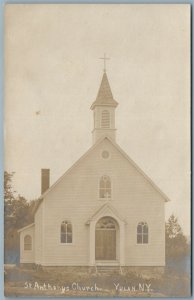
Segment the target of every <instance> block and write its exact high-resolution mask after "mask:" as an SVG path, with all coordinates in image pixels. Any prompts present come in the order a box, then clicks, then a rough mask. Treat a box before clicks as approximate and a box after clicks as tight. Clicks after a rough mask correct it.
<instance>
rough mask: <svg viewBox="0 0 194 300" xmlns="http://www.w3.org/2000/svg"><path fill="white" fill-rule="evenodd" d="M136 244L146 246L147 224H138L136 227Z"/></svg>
mask: <svg viewBox="0 0 194 300" xmlns="http://www.w3.org/2000/svg"><path fill="white" fill-rule="evenodd" d="M137 244H148V224H147V223H146V222H140V223H139V224H138V225H137Z"/></svg>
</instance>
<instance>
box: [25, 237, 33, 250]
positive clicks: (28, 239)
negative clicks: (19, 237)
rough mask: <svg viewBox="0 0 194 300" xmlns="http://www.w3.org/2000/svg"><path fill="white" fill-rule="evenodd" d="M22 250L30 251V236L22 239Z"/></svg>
mask: <svg viewBox="0 0 194 300" xmlns="http://www.w3.org/2000/svg"><path fill="white" fill-rule="evenodd" d="M24 250H32V237H31V236H30V235H25V237H24Z"/></svg>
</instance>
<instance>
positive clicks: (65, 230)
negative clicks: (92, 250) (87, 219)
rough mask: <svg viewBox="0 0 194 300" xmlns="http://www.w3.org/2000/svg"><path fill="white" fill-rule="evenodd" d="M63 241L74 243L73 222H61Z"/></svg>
mask: <svg viewBox="0 0 194 300" xmlns="http://www.w3.org/2000/svg"><path fill="white" fill-rule="evenodd" d="M61 243H64V244H71V243H72V224H71V222H69V221H63V222H62V223H61Z"/></svg>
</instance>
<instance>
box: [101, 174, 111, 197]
mask: <svg viewBox="0 0 194 300" xmlns="http://www.w3.org/2000/svg"><path fill="white" fill-rule="evenodd" d="M99 193H100V195H99V196H100V198H111V180H110V177H109V176H106V175H104V176H102V177H101V178H100V190H99Z"/></svg>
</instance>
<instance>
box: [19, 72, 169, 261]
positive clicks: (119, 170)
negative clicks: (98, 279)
mask: <svg viewBox="0 0 194 300" xmlns="http://www.w3.org/2000/svg"><path fill="white" fill-rule="evenodd" d="M117 105H118V103H117V101H115V99H114V98H113V95H112V92H111V89H110V85H109V82H108V78H107V74H106V71H104V74H103V78H102V82H101V85H100V88H99V91H98V94H97V97H96V100H95V101H94V102H93V104H92V106H91V110H92V111H93V116H94V129H93V131H92V134H93V145H92V147H91V148H90V149H89V150H88V151H87V152H86V153H85V154H84V155H83V156H82V157H81V158H80V159H79V160H78V161H77V162H76V163H75V164H74V165H73V166H72V167H71V168H70V169H69V170H67V171H66V172H65V173H64V175H63V176H62V177H61V178H59V179H58V181H57V182H56V183H54V184H53V185H52V186H51V187H49V170H48V169H43V170H42V195H41V197H40V199H41V200H40V202H39V205H38V207H37V210H36V213H35V217H34V223H33V224H30V225H28V226H26V227H24V228H22V229H20V230H19V233H20V263H35V264H40V265H42V266H98V265H99V266H104V265H108V266H164V265H165V202H167V201H169V199H168V198H167V196H166V195H165V194H164V193H163V192H162V191H161V190H160V189H159V188H158V187H157V186H156V185H155V184H154V183H153V181H152V180H151V179H150V178H148V176H146V174H145V173H144V172H143V171H142V170H141V169H140V168H139V167H138V166H137V165H136V164H135V163H134V162H133V161H132V160H131V159H130V157H129V156H128V155H127V154H126V153H125V152H124V151H123V150H122V149H121V148H120V147H119V145H118V144H117V143H116V128H115V110H116V108H117Z"/></svg>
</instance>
